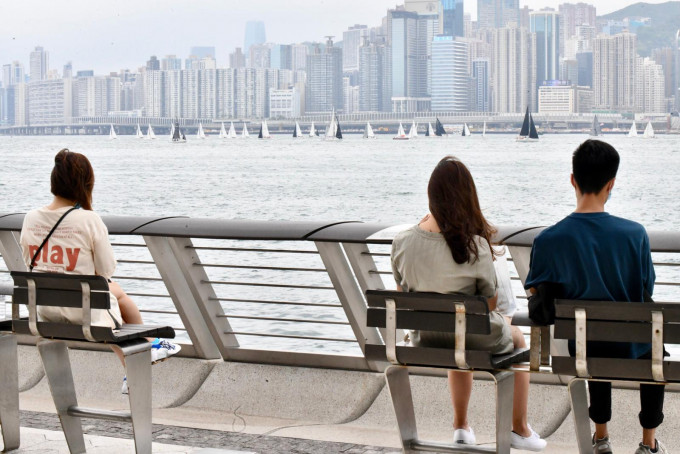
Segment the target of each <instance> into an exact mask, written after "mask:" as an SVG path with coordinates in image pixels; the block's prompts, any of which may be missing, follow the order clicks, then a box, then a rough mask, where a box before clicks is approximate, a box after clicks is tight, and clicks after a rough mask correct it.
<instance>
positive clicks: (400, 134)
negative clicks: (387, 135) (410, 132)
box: [392, 122, 409, 140]
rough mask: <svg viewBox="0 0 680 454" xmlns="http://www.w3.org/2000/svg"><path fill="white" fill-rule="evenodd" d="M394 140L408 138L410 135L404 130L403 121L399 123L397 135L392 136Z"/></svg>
mask: <svg viewBox="0 0 680 454" xmlns="http://www.w3.org/2000/svg"><path fill="white" fill-rule="evenodd" d="M392 139H393V140H408V139H409V137H408V136H407V135H406V133H405V132H404V127H403V126H402V124H401V122H400V123H399V131H397V135H396V136H394V137H393V138H392Z"/></svg>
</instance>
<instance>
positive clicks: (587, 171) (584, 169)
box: [571, 139, 621, 194]
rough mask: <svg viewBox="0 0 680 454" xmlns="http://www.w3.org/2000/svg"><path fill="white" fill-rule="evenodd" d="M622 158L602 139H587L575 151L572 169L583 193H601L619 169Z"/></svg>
mask: <svg viewBox="0 0 680 454" xmlns="http://www.w3.org/2000/svg"><path fill="white" fill-rule="evenodd" d="M620 160H621V158H620V157H619V153H618V152H617V151H616V149H615V148H614V147H612V146H611V145H609V144H608V143H606V142H602V141H601V140H592V139H589V140H586V141H585V142H583V143H582V144H581V145H579V147H578V148H577V149H576V151H574V156H573V157H572V161H571V163H572V171H573V172H574V179H575V180H576V184H578V187H579V189H580V190H581V193H582V194H599V193H600V191H602V188H604V187H605V185H606V184H607V183H608V182H609V181H610V180H611V179H612V178H614V177H616V172H617V171H618V170H619V162H620Z"/></svg>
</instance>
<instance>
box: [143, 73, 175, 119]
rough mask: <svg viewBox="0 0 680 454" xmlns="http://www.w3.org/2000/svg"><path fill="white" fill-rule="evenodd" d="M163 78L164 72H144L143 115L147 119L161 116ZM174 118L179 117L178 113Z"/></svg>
mask: <svg viewBox="0 0 680 454" xmlns="http://www.w3.org/2000/svg"><path fill="white" fill-rule="evenodd" d="M178 72H179V71H178ZM163 76H164V71H160V70H147V71H145V72H144V115H145V116H147V117H162V116H163V109H164V105H163V95H164V93H163V86H162V82H163V79H164V77H163ZM176 117H179V112H178V114H177V115H176Z"/></svg>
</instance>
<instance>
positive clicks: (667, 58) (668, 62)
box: [652, 47, 675, 98]
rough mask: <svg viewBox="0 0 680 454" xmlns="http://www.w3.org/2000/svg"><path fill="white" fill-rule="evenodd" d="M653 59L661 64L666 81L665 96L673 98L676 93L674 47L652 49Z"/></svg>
mask: <svg viewBox="0 0 680 454" xmlns="http://www.w3.org/2000/svg"><path fill="white" fill-rule="evenodd" d="M652 60H654V61H655V62H656V63H658V64H659V65H661V67H662V68H663V76H664V79H665V81H666V88H665V89H664V96H665V97H666V98H671V97H673V96H674V95H675V93H674V92H675V90H674V88H675V52H674V51H673V48H672V47H663V48H661V49H654V50H652Z"/></svg>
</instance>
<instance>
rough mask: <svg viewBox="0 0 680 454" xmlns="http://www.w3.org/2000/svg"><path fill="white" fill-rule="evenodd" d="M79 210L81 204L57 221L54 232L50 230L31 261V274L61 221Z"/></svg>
mask: <svg viewBox="0 0 680 454" xmlns="http://www.w3.org/2000/svg"><path fill="white" fill-rule="evenodd" d="M78 208H80V204H78V203H77V204H76V206H74V207H73V208H71V209H70V210H68V211H67V212H66V213H64V214H62V215H61V217H60V218H59V220H58V221H57V223H56V224H54V227H52V230H50V233H48V234H47V236H46V237H45V239H44V240H43V242H42V244H41V245H40V247H39V248H38V250H37V251H35V255H33V258H32V259H31V264H30V265H29V271H31V272H32V271H33V267H34V266H35V259H37V258H38V256H39V255H40V251H42V248H43V247H44V246H45V244H46V243H47V240H49V239H50V237H51V236H52V234H53V233H54V231H55V230H57V227H59V224H61V221H63V220H64V218H65V217H66V215H67V214H69V213H70V212H71V211H73V210H77V209H78Z"/></svg>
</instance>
